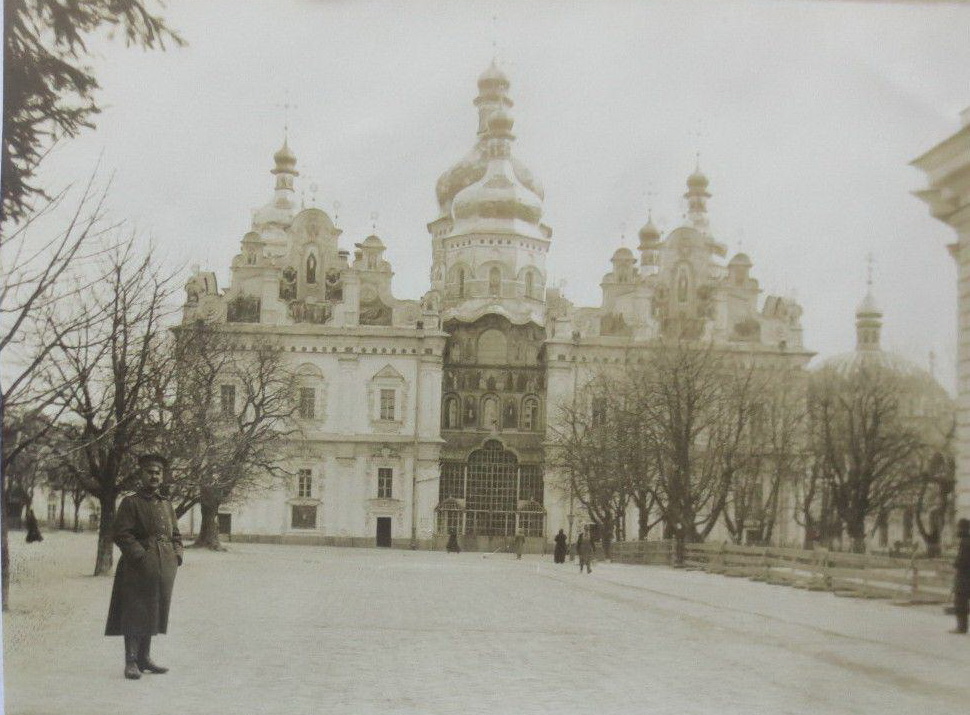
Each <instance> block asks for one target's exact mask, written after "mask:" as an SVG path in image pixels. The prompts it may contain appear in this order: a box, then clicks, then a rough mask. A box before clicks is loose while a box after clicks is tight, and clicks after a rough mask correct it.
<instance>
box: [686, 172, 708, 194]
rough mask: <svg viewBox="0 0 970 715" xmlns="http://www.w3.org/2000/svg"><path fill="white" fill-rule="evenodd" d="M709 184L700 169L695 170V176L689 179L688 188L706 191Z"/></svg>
mask: <svg viewBox="0 0 970 715" xmlns="http://www.w3.org/2000/svg"><path fill="white" fill-rule="evenodd" d="M708 184H710V182H709V181H708V180H707V177H706V176H704V174H703V172H701V170H700V168H699V167H698V168H697V169H695V170H694V173H693V174H691V175H690V176H688V177H687V188H689V189H706V188H707V186H708Z"/></svg>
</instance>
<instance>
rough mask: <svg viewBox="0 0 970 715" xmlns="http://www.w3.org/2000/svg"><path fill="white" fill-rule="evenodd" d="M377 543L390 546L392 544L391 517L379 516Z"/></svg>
mask: <svg viewBox="0 0 970 715" xmlns="http://www.w3.org/2000/svg"><path fill="white" fill-rule="evenodd" d="M377 545H378V546H382V547H390V545H391V517H389V516H379V517H377Z"/></svg>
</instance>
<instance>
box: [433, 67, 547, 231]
mask: <svg viewBox="0 0 970 715" xmlns="http://www.w3.org/2000/svg"><path fill="white" fill-rule="evenodd" d="M508 87H509V82H508V79H507V78H506V77H505V75H504V74H503V73H502V72H501V71H500V70H499V69H498V68H497V67H495V65H494V63H493V64H492V65H491V66H490V67H489V68H488V69H487V70H485V72H484V73H483V74H482V76H481V77H480V78H479V80H478V89H479V92H478V97H476V99H475V102H474V103H475V106H476V107H478V112H479V131H478V134H479V138H478V142H477V143H476V144H475V146H474V147H473V148H472V150H471V151H470V152H468V154H466V155H465V156H464V157H463V158H462V159H461V161H459V162H458V163H457V164H455V165H454V166H452V167H451V168H450V169H448V170H447V171H445V172H444V173H443V174H442V175H441V176H440V177H439V178H438V183H437V184H436V185H435V193H436V195H437V198H438V208H439V209H440V210H441V214H442V215H447V214H450V213H451V207H452V202H453V201H454V200H455V196H457V195H458V193H459V192H461V191H462V190H464V189H467V188H468V187H469V186H471V185H472V184H475V183H477V182H479V181H481V180H482V178H483V177H484V176H485V170H486V169H487V168H488V161H489V157H488V156H487V147H488V137H487V136H486V135H487V134H488V128H489V123H490V120H491V118H492V115H494V114H496V113H499V115H500V116H507V115H506V114H505V110H506V109H507V108H508V107H511V106H512V100H511V99H509V98H508V96H507V91H508ZM499 123H501V119H500V120H499ZM508 162H509V164H510V165H511V168H512V172H513V174H514V175H515V179H516V180H517V181H518V183H520V184H522V186H524V187H525V188H527V189H528V190H529V191H531V192H532V193H533V194H535V195H536V196H538V197H539V199H540V201H541V200H543V199H545V192H544V191H543V188H542V184H541V182H540V181H539V180H538V179H537V178H536V177H535V176H533V174H532V172H531V171H529V169H528V168H527V167H526V166H525V165H524V164H523V163H522V162H521V161H519V160H518V159H516V158H515V157H514V156H510V157H509V158H508Z"/></svg>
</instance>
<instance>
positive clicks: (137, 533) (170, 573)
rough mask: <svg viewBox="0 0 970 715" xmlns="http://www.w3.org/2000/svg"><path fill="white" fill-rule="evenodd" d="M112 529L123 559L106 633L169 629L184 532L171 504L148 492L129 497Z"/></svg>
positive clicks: (150, 632) (134, 633) (148, 632)
mask: <svg viewBox="0 0 970 715" xmlns="http://www.w3.org/2000/svg"><path fill="white" fill-rule="evenodd" d="M112 532H113V538H114V542H115V544H117V545H118V548H119V549H121V558H120V559H119V560H118V568H117V569H116V570H115V581H114V587H113V588H112V590H111V606H110V607H109V608H108V622H107V625H106V626H105V628H104V634H105V635H106V636H121V635H125V636H147V635H155V634H157V633H165V632H166V631H167V630H168V610H169V606H170V605H171V602H172V587H173V586H174V584H175V572H176V570H177V569H178V565H179V563H180V562H181V560H182V535H181V534H179V530H178V523H177V520H176V518H175V510H174V509H173V508H172V504H171V502H169V501H168V500H167V499H164V498H162V497H161V496H159V495H157V494H148V493H146V492H139V493H137V494H132V495H131V496H127V497H125V498H124V499H123V500H122V501H121V505H120V506H119V507H118V513H117V514H116V515H115V520H114V524H113V525H112Z"/></svg>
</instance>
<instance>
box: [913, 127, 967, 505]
mask: <svg viewBox="0 0 970 715" xmlns="http://www.w3.org/2000/svg"><path fill="white" fill-rule="evenodd" d="M961 119H962V125H963V126H962V127H961V128H960V129H959V130H958V131H957V132H956V133H955V134H953V135H952V136H950V137H948V138H946V139H944V140H943V141H942V142H940V143H939V144H937V145H936V146H935V147H933V148H932V149H930V150H929V151H928V152H926V153H925V154H923V155H922V156H920V157H919V158H917V159H914V160H913V162H912V165H913V166H915V167H916V168H918V169H920V170H922V171H923V172H925V173H926V176H927V183H928V186H927V187H926V188H925V189H922V190H920V191H916V192H915V194H916V196H918V197H919V198H920V199H922V200H923V201H925V202H926V203H927V204H929V207H930V214H932V216H933V217H934V218H936V219H939V220H940V221H942V222H944V223H945V224H947V225H949V226H951V227H952V228H953V229H954V230H955V231H956V232H957V240H956V242H955V243H952V244H950V253H951V255H952V256H953V258H954V259H955V260H956V262H957V301H958V303H957V315H958V326H957V511H958V515H959V516H961V517H970V108H967V109H965V110H964V111H963V112H962V114H961Z"/></svg>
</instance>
